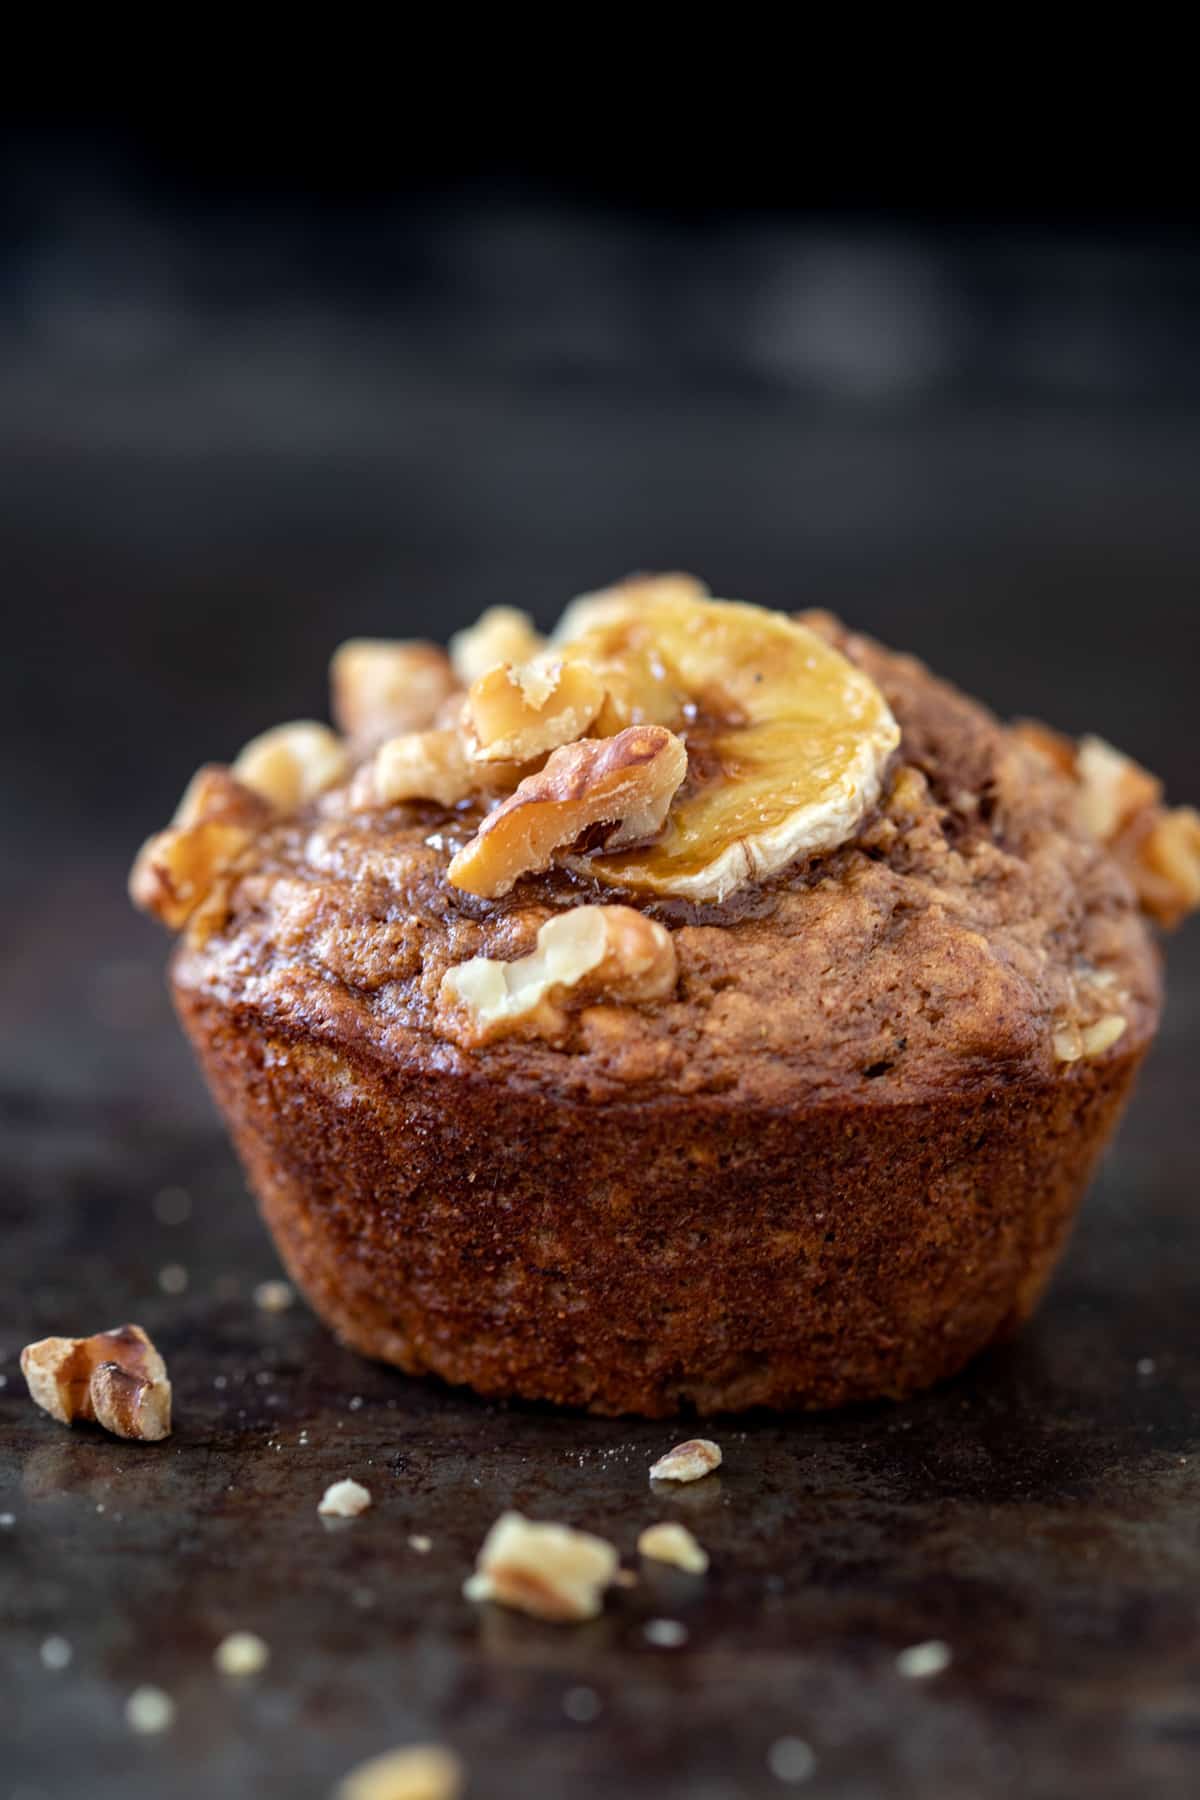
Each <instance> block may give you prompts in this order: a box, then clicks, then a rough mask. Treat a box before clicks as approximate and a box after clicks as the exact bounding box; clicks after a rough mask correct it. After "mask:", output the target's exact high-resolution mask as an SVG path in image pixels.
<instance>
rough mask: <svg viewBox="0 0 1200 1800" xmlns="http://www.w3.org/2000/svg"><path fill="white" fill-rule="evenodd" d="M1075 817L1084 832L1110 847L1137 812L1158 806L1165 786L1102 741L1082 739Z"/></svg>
mask: <svg viewBox="0 0 1200 1800" xmlns="http://www.w3.org/2000/svg"><path fill="white" fill-rule="evenodd" d="M1075 779H1076V782H1077V783H1078V788H1079V792H1078V796H1077V799H1076V803H1075V812H1076V816H1077V817H1078V819H1079V823H1080V824H1081V825H1082V826H1083V828H1084V830H1085V831H1088V832H1090V833H1091V835H1092V836H1093V837H1095V838H1099V839H1100V842H1101V843H1102V844H1111V843H1112V841H1113V839H1114V838H1115V837H1117V835H1118V834H1119V833H1120V832H1121V831H1123V830H1124V828H1125V826H1126V825H1128V823H1129V821H1130V820H1131V819H1132V818H1133V816H1134V814H1135V813H1140V812H1144V811H1145V810H1146V808H1147V807H1150V806H1156V805H1157V804H1158V802H1159V800H1160V799H1161V797H1162V786H1161V784H1160V783H1159V782H1157V781H1156V780H1155V779H1154V777H1153V775H1151V774H1149V773H1148V771H1147V770H1145V769H1142V768H1139V766H1138V764H1137V763H1135V762H1134V761H1133V760H1132V759H1131V758H1130V757H1128V756H1125V755H1124V754H1123V753H1122V752H1121V751H1120V750H1114V749H1113V746H1112V745H1111V744H1106V743H1105V741H1104V739H1103V738H1098V737H1082V738H1080V740H1079V747H1078V749H1077V751H1076V753H1075Z"/></svg>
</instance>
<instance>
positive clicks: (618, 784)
mask: <svg viewBox="0 0 1200 1800" xmlns="http://www.w3.org/2000/svg"><path fill="white" fill-rule="evenodd" d="M687 766H688V763H687V750H686V749H685V747H684V745H683V743H682V742H681V740H680V739H679V738H677V737H676V736H675V734H674V732H671V731H668V730H667V729H666V727H665V726H662V725H631V726H629V727H628V728H627V729H626V730H624V731H619V732H618V733H617V735H616V736H615V737H610V738H583V739H581V740H580V741H579V743H577V744H564V745H563V746H562V747H561V748H560V749H558V750H555V751H554V752H553V754H552V755H551V756H550V757H549V758H548V760H547V762H546V764H545V767H544V768H542V769H540V770H538V772H537V773H536V774H534V775H529V776H527V777H526V779H525V780H524V781H522V782H521V784H520V786H519V787H518V788H517V791H516V793H515V794H513V795H511V796H510V798H509V799H507V800H505V801H504V802H503V803H502V804H501V805H500V806H498V807H497V808H496V810H495V812H492V813H489V814H488V816H487V818H486V819H485V820H484V821H483V823H482V825H481V826H480V827H479V830H478V831H477V832H476V834H475V836H474V837H473V838H472V839H471V841H470V843H468V844H465V845H464V846H463V848H462V849H461V850H460V851H459V852H458V854H457V856H455V857H454V859H453V860H452V862H451V864H450V867H449V870H448V871H447V874H448V877H449V879H450V881H451V882H453V884H454V885H455V887H459V888H463V889H464V890H465V891H466V892H467V893H470V894H479V895H482V896H484V897H485V898H488V899H494V898H496V897H498V896H499V895H501V894H507V893H508V891H509V889H510V888H511V887H512V886H513V885H514V883H515V882H517V881H518V880H519V879H520V877H521V876H522V875H528V874H531V873H533V872H534V871H536V870H540V869H547V868H549V866H550V863H551V861H552V860H553V857H554V852H555V851H556V850H558V849H561V848H562V847H563V846H564V845H567V844H572V843H574V842H575V840H576V839H577V838H579V837H580V836H582V834H583V833H584V832H585V831H587V830H588V829H589V828H590V827H592V826H595V825H603V826H607V827H610V829H609V831H608V833H607V836H606V840H605V842H606V846H607V847H608V848H609V849H619V848H621V847H622V846H623V845H627V844H633V843H637V842H638V841H639V840H641V839H644V838H649V837H653V835H654V834H655V833H656V832H657V831H659V830H661V828H662V824H663V821H664V820H665V818H666V816H667V809H668V808H669V806H670V804H671V799H672V796H673V795H674V793H675V791H676V789H677V788H678V787H679V785H680V783H681V782H682V781H683V778H684V776H685V775H686V774H687Z"/></svg>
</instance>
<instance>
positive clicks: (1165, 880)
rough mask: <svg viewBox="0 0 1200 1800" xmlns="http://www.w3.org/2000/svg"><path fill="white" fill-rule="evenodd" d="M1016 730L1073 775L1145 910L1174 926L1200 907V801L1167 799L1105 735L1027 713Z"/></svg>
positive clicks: (1080, 798)
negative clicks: (1054, 725) (1080, 733)
mask: <svg viewBox="0 0 1200 1800" xmlns="http://www.w3.org/2000/svg"><path fill="white" fill-rule="evenodd" d="M1014 730H1015V731H1016V733H1017V735H1018V737H1020V738H1021V739H1022V741H1023V742H1024V743H1025V744H1027V745H1028V746H1029V748H1030V749H1031V750H1034V751H1036V753H1037V754H1038V755H1039V756H1041V757H1042V758H1043V759H1044V760H1045V761H1047V762H1050V763H1052V764H1053V765H1054V767H1055V768H1057V769H1058V770H1060V771H1061V773H1062V774H1064V775H1066V776H1068V777H1069V778H1070V779H1071V780H1072V781H1073V782H1074V784H1075V817H1076V820H1077V822H1078V824H1079V825H1080V827H1081V828H1082V829H1083V830H1084V831H1086V832H1087V833H1088V834H1089V835H1090V836H1091V837H1094V838H1096V839H1097V840H1098V841H1099V842H1100V843H1102V844H1104V845H1106V847H1107V848H1108V849H1109V850H1110V851H1111V852H1112V854H1113V855H1114V856H1115V857H1116V859H1117V861H1118V862H1119V863H1121V864H1122V865H1123V866H1124V868H1125V871H1126V873H1127V874H1128V876H1129V878H1130V880H1131V881H1132V882H1133V886H1134V890H1135V892H1136V893H1137V897H1138V901H1139V903H1140V905H1141V908H1142V911H1143V912H1145V913H1147V914H1148V915H1149V917H1150V918H1152V919H1153V920H1154V921H1155V923H1156V924H1159V925H1162V926H1163V927H1165V928H1166V929H1167V930H1172V929H1173V928H1174V927H1175V926H1176V925H1178V924H1179V923H1180V922H1181V921H1182V920H1183V919H1185V918H1186V917H1187V915H1188V914H1189V913H1191V912H1195V911H1196V910H1197V909H1198V908H1200V813H1198V812H1197V811H1196V810H1195V808H1194V807H1191V806H1176V807H1168V806H1166V805H1164V804H1163V790H1162V783H1161V782H1160V781H1159V780H1158V779H1157V778H1156V777H1155V776H1153V775H1151V774H1150V772H1149V771H1148V770H1147V769H1143V768H1142V767H1141V765H1140V764H1139V763H1136V762H1134V760H1133V758H1132V757H1130V756H1126V755H1125V753H1124V751H1122V750H1117V749H1115V748H1114V747H1113V745H1112V744H1108V743H1106V742H1105V741H1104V739H1103V738H1098V737H1094V736H1088V737H1082V738H1080V740H1079V742H1078V743H1075V742H1074V741H1073V740H1072V739H1071V738H1069V737H1064V736H1063V734H1062V733H1061V732H1058V731H1053V730H1051V728H1050V727H1049V726H1047V725H1041V724H1038V723H1037V722H1036V721H1032V720H1025V719H1022V720H1021V721H1019V723H1018V724H1017V725H1016V726H1015V727H1014ZM1093 1054H1095V1053H1094V1052H1093Z"/></svg>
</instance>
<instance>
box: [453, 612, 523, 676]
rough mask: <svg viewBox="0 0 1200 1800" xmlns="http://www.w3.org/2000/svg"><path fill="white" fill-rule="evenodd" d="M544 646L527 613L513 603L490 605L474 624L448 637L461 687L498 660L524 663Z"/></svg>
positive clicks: (494, 664) (492, 667)
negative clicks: (510, 604) (512, 604)
mask: <svg viewBox="0 0 1200 1800" xmlns="http://www.w3.org/2000/svg"><path fill="white" fill-rule="evenodd" d="M544 648H545V639H544V638H543V637H542V636H541V634H540V632H539V631H538V629H537V627H536V626H535V625H534V622H533V620H532V619H531V618H530V617H529V614H528V613H523V612H519V611H518V610H517V608H516V607H515V606H489V607H488V609H487V611H486V612H485V613H483V614H482V615H481V617H480V618H478V619H477V620H476V621H475V623H474V625H470V626H468V628H467V629H466V630H465V631H458V632H455V634H454V636H453V637H452V638H451V639H450V661H451V663H452V664H453V666H454V672H455V674H456V675H457V676H458V679H459V681H460V682H461V683H462V684H463V686H464V687H470V685H471V683H472V682H473V681H478V680H479V677H480V676H481V675H486V674H487V672H488V670H489V669H494V668H495V667H496V666H497V664H498V663H524V662H529V661H530V659H531V658H532V657H535V656H536V655H537V654H538V652H539V650H542V649H544Z"/></svg>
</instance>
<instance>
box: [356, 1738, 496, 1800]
mask: <svg viewBox="0 0 1200 1800" xmlns="http://www.w3.org/2000/svg"><path fill="white" fill-rule="evenodd" d="M465 1786H466V1770H465V1769H464V1767H463V1763H462V1759H461V1758H460V1757H458V1756H456V1755H455V1754H454V1751H453V1750H447V1749H445V1748H444V1746H443V1745H441V1744H412V1745H410V1746H409V1748H408V1749H406V1750H389V1751H387V1752H386V1753H385V1754H384V1755H383V1756H373V1757H372V1758H371V1760H370V1761H369V1762H365V1763H360V1764H359V1766H358V1768H356V1769H352V1770H351V1772H350V1774H349V1775H347V1776H345V1777H344V1778H343V1780H342V1781H341V1782H339V1784H338V1787H337V1790H336V1793H335V1796H334V1800H459V1796H460V1795H461V1794H462V1793H463V1791H464V1789H465Z"/></svg>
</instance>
